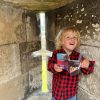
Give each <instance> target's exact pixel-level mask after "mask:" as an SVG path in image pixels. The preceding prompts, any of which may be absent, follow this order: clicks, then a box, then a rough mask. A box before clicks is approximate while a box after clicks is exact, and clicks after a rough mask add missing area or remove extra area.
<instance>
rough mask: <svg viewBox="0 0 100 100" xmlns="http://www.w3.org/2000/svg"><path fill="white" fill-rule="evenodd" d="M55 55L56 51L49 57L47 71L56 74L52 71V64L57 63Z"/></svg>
mask: <svg viewBox="0 0 100 100" xmlns="http://www.w3.org/2000/svg"><path fill="white" fill-rule="evenodd" d="M56 54H57V53H56V51H54V52H53V54H52V57H50V58H49V60H48V71H50V72H52V73H56V71H55V70H54V64H56V63H57V58H56Z"/></svg>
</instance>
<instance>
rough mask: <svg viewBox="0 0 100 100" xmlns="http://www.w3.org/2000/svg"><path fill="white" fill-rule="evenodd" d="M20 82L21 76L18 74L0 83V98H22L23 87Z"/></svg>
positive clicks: (11, 99)
mask: <svg viewBox="0 0 100 100" xmlns="http://www.w3.org/2000/svg"><path fill="white" fill-rule="evenodd" d="M22 84H23V81H22V76H20V75H19V76H17V77H16V78H14V79H12V80H10V81H9V82H6V83H5V84H2V85H1V84H0V99H1V100H22V98H23V97H24V88H23V85H22Z"/></svg>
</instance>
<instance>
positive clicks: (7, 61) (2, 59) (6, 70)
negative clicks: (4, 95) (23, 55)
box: [0, 44, 21, 84]
mask: <svg viewBox="0 0 100 100" xmlns="http://www.w3.org/2000/svg"><path fill="white" fill-rule="evenodd" d="M20 74H21V63H20V54H19V46H18V45H16V44H12V45H6V46H0V80H1V81H0V84H2V83H5V82H7V81H9V80H11V79H13V78H15V77H17V76H18V75H20Z"/></svg>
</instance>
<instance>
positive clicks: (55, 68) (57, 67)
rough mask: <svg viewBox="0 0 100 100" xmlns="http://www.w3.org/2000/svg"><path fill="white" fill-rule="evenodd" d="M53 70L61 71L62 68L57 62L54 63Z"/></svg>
mask: <svg viewBox="0 0 100 100" xmlns="http://www.w3.org/2000/svg"><path fill="white" fill-rule="evenodd" d="M54 70H55V71H56V72H62V71H63V68H62V67H60V66H58V65H57V64H55V65H54Z"/></svg>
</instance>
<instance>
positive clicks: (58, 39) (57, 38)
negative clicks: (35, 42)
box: [55, 27, 80, 49]
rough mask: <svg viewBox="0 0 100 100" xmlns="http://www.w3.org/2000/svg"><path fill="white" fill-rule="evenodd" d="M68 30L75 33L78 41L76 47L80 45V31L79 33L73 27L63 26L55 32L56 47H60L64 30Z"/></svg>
mask: <svg viewBox="0 0 100 100" xmlns="http://www.w3.org/2000/svg"><path fill="white" fill-rule="evenodd" d="M69 31H72V32H75V33H77V39H78V43H77V46H76V48H78V47H79V45H80V33H79V31H78V30H77V29H76V28H75V27H65V28H63V29H62V30H60V32H59V33H58V34H57V37H56V38H55V46H56V49H61V46H62V45H61V38H62V36H63V34H64V33H65V32H69Z"/></svg>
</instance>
